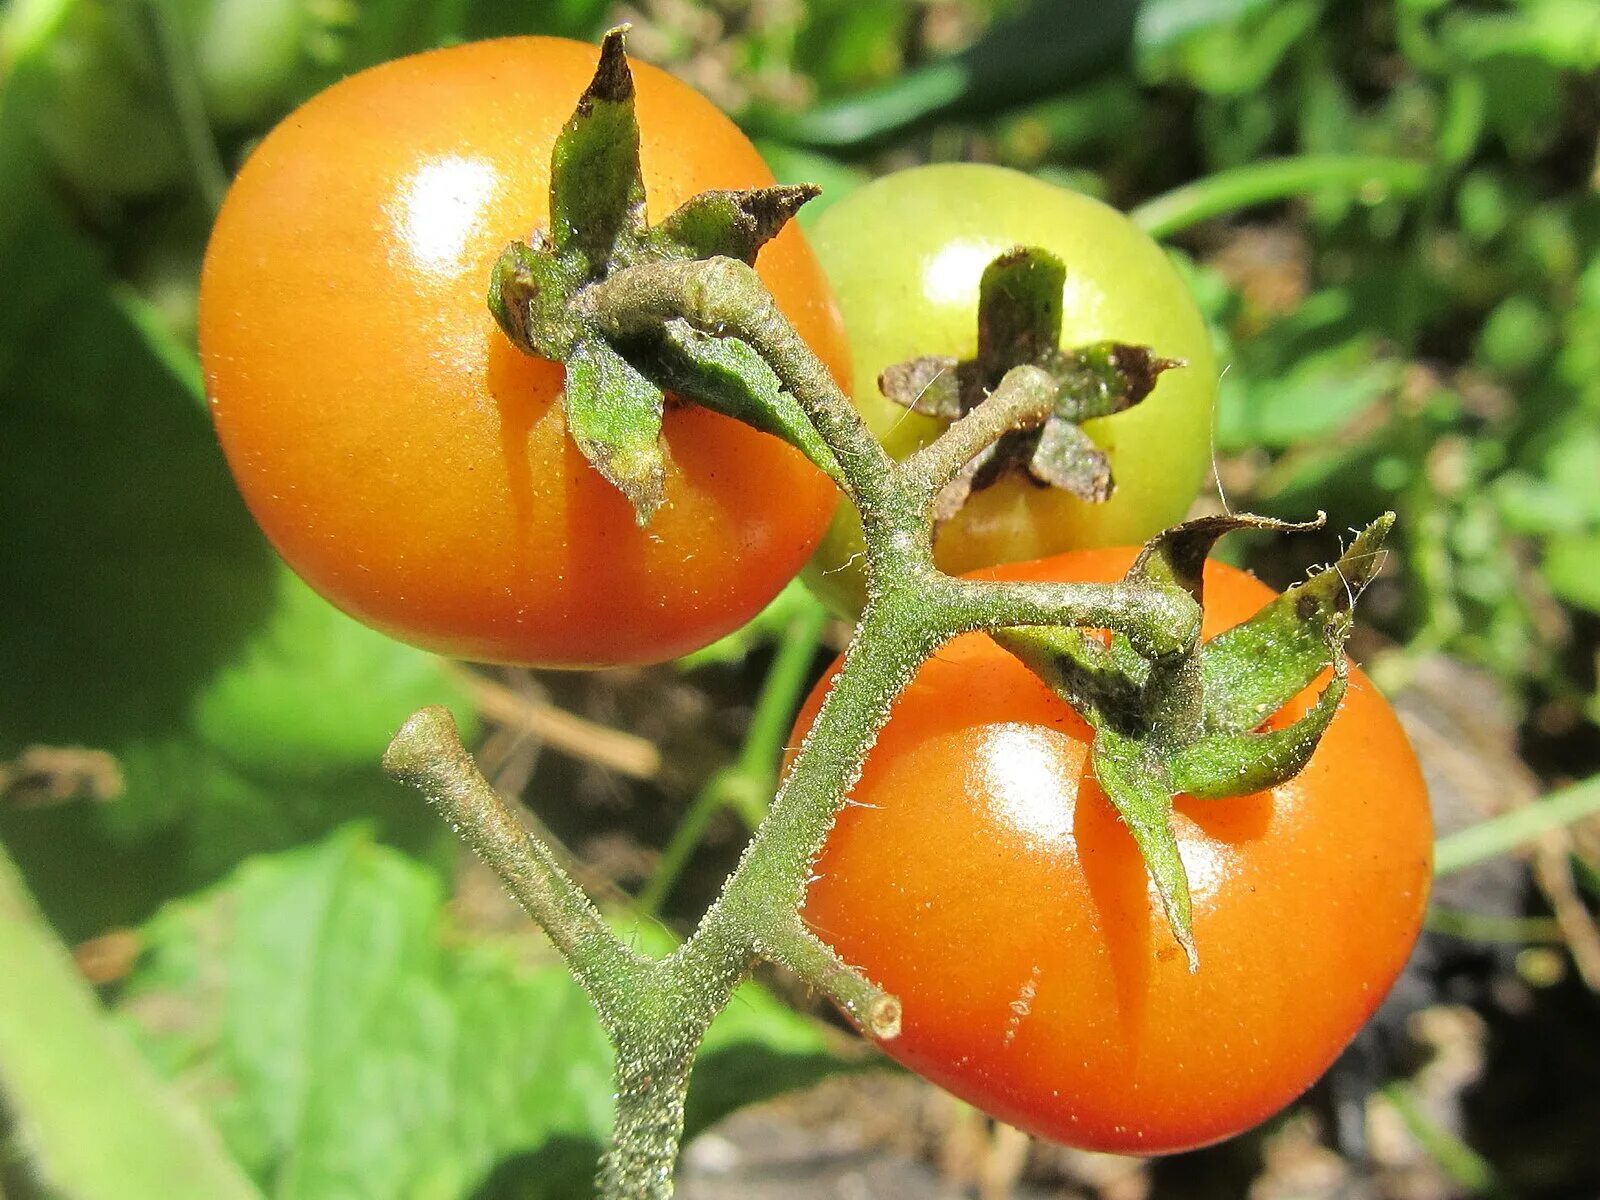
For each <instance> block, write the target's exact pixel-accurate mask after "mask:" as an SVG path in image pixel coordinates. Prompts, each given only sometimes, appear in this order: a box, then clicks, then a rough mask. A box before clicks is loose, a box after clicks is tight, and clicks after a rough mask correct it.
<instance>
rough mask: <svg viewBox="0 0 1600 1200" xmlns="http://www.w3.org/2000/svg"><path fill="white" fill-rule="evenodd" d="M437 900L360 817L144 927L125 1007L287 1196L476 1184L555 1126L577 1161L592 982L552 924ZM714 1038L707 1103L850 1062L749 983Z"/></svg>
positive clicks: (653, 936) (588, 1149)
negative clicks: (498, 928)
mask: <svg viewBox="0 0 1600 1200" xmlns="http://www.w3.org/2000/svg"><path fill="white" fill-rule="evenodd" d="M444 904H445V897H444V896H443V894H442V893H441V891H440V887H439V883H438V879H437V877H436V876H435V875H433V874H432V873H431V872H428V871H426V870H424V869H422V868H420V867H419V866H417V865H416V864H414V863H412V862H410V861H408V860H407V859H405V858H404V857H402V856H400V855H398V854H396V853H394V852H392V851H389V850H386V849H384V848H382V847H379V846H376V845H374V844H372V843H371V842H370V841H369V840H367V839H366V838H364V837H362V836H360V835H359V834H355V833H351V832H345V833H342V834H340V835H338V836H336V837H333V838H331V839H329V840H328V841H326V842H324V843H322V844H319V845H316V846H311V847H307V848H304V849H301V850H297V851H293V852H289V853H285V854H281V855H277V856H274V857H266V858H260V859H257V860H254V861H253V862H251V863H249V864H248V865H246V866H245V867H244V868H242V869H241V870H240V871H238V872H237V873H236V874H235V875H234V876H232V877H231V878H230V879H229V880H227V881H226V882H225V883H224V884H223V885H221V886H219V887H217V888H215V889H213V890H211V891H210V892H207V893H205V894H202V895H200V896H197V897H195V898H193V899H192V900H189V901H185V902H183V903H181V904H174V905H171V906H169V907H168V908H167V909H165V910H163V912H162V913H161V914H160V915H159V916H158V917H157V918H156V919H155V920H153V921H152V922H151V923H150V924H149V925H148V926H147V927H146V928H145V930H144V941H145V944H146V946H147V947H148V950H147V952H146V954H145V956H144V957H143V958H142V959H141V961H140V963H139V965H138V968H137V969H136V970H135V972H134V974H133V976H132V977H131V978H130V979H129V981H128V983H127V985H126V986H125V987H124V989H123V993H122V996H121V1000H120V1004H119V1010H120V1012H121V1014H122V1017H123V1018H124V1020H125V1021H126V1023H127V1024H128V1026H129V1028H131V1029H132V1030H133V1031H134V1032H135V1034H136V1036H137V1037H138V1039H139V1041H140V1043H141V1045H142V1046H143V1048H144V1049H145V1050H146V1052H147V1053H148V1054H149V1056H150V1057H151V1058H152V1059H153V1060H154V1061H155V1062H156V1063H157V1064H158V1065H159V1066H160V1067H161V1068H162V1069H163V1070H165V1071H166V1072H168V1073H169V1074H171V1075H172V1076H173V1077H174V1078H175V1079H176V1080H177V1081H178V1082H179V1083H180V1084H181V1085H182V1086H183V1087H184V1088H185V1090H187V1091H189V1092H190V1093H191V1094H196V1095H199V1096H201V1097H203V1098H205V1100H206V1101H207V1102H208V1104H209V1106H210V1108H211V1109H212V1111H213V1112H215V1113H216V1114H217V1119H218V1122H219V1124H220V1126H221V1128H222V1131H223V1134H224V1137H225V1138H226V1139H227V1141H228V1144H229V1145H230V1146H231V1147H232V1148H233V1149H234V1151H235V1153H236V1154H238V1155H239V1157H240V1158H241V1160H243V1161H244V1162H245V1163H246V1164H247V1165H248V1166H249V1168H250V1169H251V1171H252V1172H253V1173H254V1174H255V1175H256V1177H257V1178H258V1179H260V1180H262V1181H263V1184H264V1185H265V1186H267V1187H268V1189H269V1192H270V1194H271V1196H272V1197H273V1198H274V1200H332V1198H334V1197H337V1198H339V1200H410V1198H411V1197H417V1196H441V1197H456V1196H463V1195H469V1194H473V1192H474V1191H475V1189H476V1188H477V1187H478V1186H479V1185H480V1184H481V1183H482V1182H483V1181H484V1180H485V1179H486V1178H488V1177H489V1176H490V1174H491V1171H493V1170H494V1168H495V1165H496V1164H497V1163H500V1162H502V1160H508V1159H512V1158H513V1157H514V1156H519V1155H520V1156H524V1157H525V1158H526V1159H528V1160H530V1161H533V1162H537V1163H538V1164H539V1165H540V1166H542V1167H543V1168H544V1169H545V1170H546V1171H548V1170H549V1168H550V1164H551V1162H552V1161H553V1160H560V1159H561V1158H562V1157H563V1156H562V1154H561V1151H562V1149H563V1147H566V1148H567V1149H568V1150H569V1151H570V1152H571V1153H570V1154H569V1155H567V1157H568V1158H572V1159H575V1160H576V1161H575V1162H572V1163H571V1164H570V1165H571V1167H572V1171H571V1173H573V1174H577V1175H578V1176H579V1178H580V1179H581V1178H582V1177H583V1176H584V1175H587V1174H588V1172H589V1170H590V1169H591V1168H592V1161H593V1148H594V1147H595V1146H596V1145H597V1144H598V1143H599V1142H600V1141H601V1140H602V1139H603V1138H604V1136H605V1133H606V1130H607V1129H608V1127H609V1124H610V1114H611V1091H612V1080H611V1052H610V1050H609V1048H608V1046H607V1044H606V1041H605V1038H604V1035H603V1034H602V1032H601V1030H600V1028H599V1025H598V1023H597V1022H596V1021H595V1019H594V1017H593V1014H592V1011H591V1009H590V1007H589V1005H588V1002H587V1000H586V999H585V998H584V996H583V994H582V993H581V991H580V990H579V988H578V987H577V985H576V984H575V983H574V982H573V981H572V980H571V978H570V976H568V974H567V973H566V971H565V969H564V968H563V967H562V966H561V965H560V964H559V962H558V961H556V960H555V959H554V958H553V956H551V955H550V954H549V952H548V951H547V950H546V949H545V948H544V947H543V943H542V940H540V941H538V942H535V941H534V940H533V939H534V938H537V936H538V935H534V934H532V933H531V932H530V936H529V938H528V939H526V940H524V939H520V938H519V939H516V940H507V939H499V940H494V941H491V940H488V939H484V938H480V937H474V936H473V935H471V934H469V933H467V932H466V931H463V930H461V929H459V928H457V927H456V926H455V925H454V924H453V923H452V922H451V921H450V919H449V917H448V915H447V911H446V909H445V906H444ZM639 940H641V942H642V943H643V944H644V946H645V948H646V949H647V950H653V949H655V947H656V943H658V942H662V935H660V934H659V933H658V932H653V931H647V930H645V929H641V930H640V933H639ZM661 948H662V949H669V948H670V945H668V944H663V945H662V947H661ZM706 1052H707V1057H706V1058H705V1059H703V1060H702V1063H701V1065H700V1067H699V1069H698V1070H697V1072H696V1076H695V1085H694V1089H693V1091H692V1094H694V1095H695V1100H694V1104H695V1105H696V1108H695V1110H694V1119H695V1120H696V1121H697V1122H699V1123H702V1124H703V1123H705V1122H708V1121H711V1120H714V1119H716V1118H717V1117H720V1116H721V1115H723V1114H724V1113H726V1112H727V1111H728V1109H729V1107H730V1106H731V1105H734V1104H738V1103H742V1102H745V1101H747V1100H749V1099H752V1098H757V1097H765V1096H768V1095H771V1094H773V1092H774V1091H776V1090H778V1089H780V1088H782V1087H784V1086H789V1085H791V1084H793V1083H795V1082H800V1081H803V1082H811V1081H813V1080H814V1079H816V1078H817V1077H818V1075H819V1074H820V1073H822V1072H824V1071H828V1070H832V1069H834V1068H835V1067H836V1065H837V1064H836V1062H835V1060H833V1058H832V1057H831V1056H829V1055H828V1054H827V1053H826V1042H825V1040H824V1038H823V1035H822V1034H821V1032H820V1031H819V1030H818V1029H817V1028H815V1027H814V1026H812V1024H811V1023H810V1022H808V1021H805V1020H803V1019H802V1018H799V1017H797V1016H795V1015H794V1014H792V1013H789V1012H787V1011H786V1010H784V1009H783V1008H782V1007H781V1006H780V1005H778V1003H777V1002H776V1001H775V1000H774V999H773V998H772V997H771V996H769V995H768V994H766V993H765V992H763V991H761V990H760V989H759V988H756V987H753V986H748V987H746V988H744V989H741V991H740V992H739V993H738V994H737V995H736V997H735V999H734V1001H733V1004H732V1005H731V1006H730V1008H729V1010H728V1013H727V1014H726V1015H725V1016H724V1017H723V1018H722V1019H720V1020H719V1021H718V1022H716V1023H715V1024H714V1025H713V1026H712V1030H711V1033H710V1034H709V1035H708V1037H707V1041H706ZM747 1052H748V1054H749V1057H744V1056H745V1055H746V1053H747ZM586 1156H587V1157H586ZM515 1165H516V1164H513V1163H508V1164H507V1166H506V1168H505V1169H504V1170H502V1171H500V1172H496V1173H495V1177H496V1180H497V1182H498V1181H501V1180H504V1179H506V1178H507V1176H511V1175H515V1174H517V1172H516V1170H515ZM565 1183H566V1190H565V1191H563V1190H561V1188H560V1187H559V1186H554V1188H553V1190H551V1188H552V1186H553V1185H552V1184H551V1181H550V1180H548V1179H546V1180H544V1181H543V1182H542V1184H541V1185H540V1186H538V1187H535V1188H530V1189H527V1190H523V1191H519V1192H517V1193H516V1194H517V1195H519V1196H526V1195H530V1194H532V1195H536V1196H544V1195H549V1196H571V1195H573V1194H575V1191H576V1188H575V1187H574V1185H573V1182H572V1181H571V1180H570V1179H569V1180H566V1181H565Z"/></svg>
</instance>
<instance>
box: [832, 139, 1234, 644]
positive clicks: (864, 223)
mask: <svg viewBox="0 0 1600 1200" xmlns="http://www.w3.org/2000/svg"><path fill="white" fill-rule="evenodd" d="M811 240H812V244H813V245H814V246H815V248H816V251H817V257H818V258H820V259H821V260H822V265H823V269H824V270H825V271H826V272H827V275H828V278H829V280H830V281H831V282H832V283H833V286H834V292H835V295H837V297H838V300H839V308H840V310H841V312H842V313H843V314H844V320H845V326H846V328H847V330H848V331H849V335H850V346H851V355H852V371H853V379H854V397H853V398H854V401H855V405H856V407H857V409H858V410H859V411H860V412H861V415H862V417H863V418H864V419H865V420H866V423H867V425H868V426H869V427H870V428H871V430H872V432H873V433H874V434H875V435H876V436H877V437H878V440H879V441H881V442H882V443H883V444H884V446H885V447H886V448H887V449H888V450H889V452H890V453H891V454H893V455H894V456H895V457H896V458H904V457H905V456H906V455H907V454H910V453H911V452H912V451H913V450H915V449H917V448H918V447H919V446H922V445H925V444H926V443H927V442H929V441H930V440H932V439H933V438H934V437H935V436H937V435H938V433H939V431H940V429H941V428H942V425H943V423H942V422H940V421H937V420H935V419H933V418H929V417H924V416H920V415H917V414H915V413H911V412H908V411H907V410H906V409H903V408H901V407H900V406H899V405H896V404H894V403H893V402H891V401H889V400H887V399H885V398H884V396H883V395H882V393H881V392H879V390H878V376H879V374H880V373H881V372H882V371H883V370H884V368H885V367H888V366H891V365H893V364H894V363H898V362H903V361H905V360H907V359H911V358H917V357H920V356H922V355H930V354H941V355H952V356H954V357H956V358H958V359H965V358H971V357H972V356H973V355H974V354H975V353H976V352H977V344H978V319H977V312H978V283H979V280H980V279H981V277H982V275H983V271H984V268H985V267H986V266H988V264H989V263H990V262H991V261H992V260H993V259H994V258H996V257H997V256H998V255H1000V254H1002V253H1004V252H1005V251H1007V250H1009V249H1011V248H1012V247H1013V246H1018V245H1025V246H1038V247H1042V248H1043V249H1045V250H1048V251H1050V252H1051V253H1053V254H1055V255H1056V256H1057V257H1059V258H1060V259H1061V260H1062V261H1063V262H1064V263H1065V264H1066V268H1067V280H1066V284H1065V288H1064V297H1063V301H1064V304H1063V316H1062V329H1061V344H1062V345H1063V346H1065V347H1069V348H1070V347H1072V346H1077V345H1083V344H1086V343H1090V342H1098V341H1103V340H1106V339H1115V340H1117V341H1121V342H1129V343H1135V344H1141V345H1148V346H1150V347H1152V348H1153V349H1154V350H1155V351H1156V353H1157V354H1160V355H1162V356H1164V357H1167V358H1178V359H1182V360H1184V361H1185V362H1186V363H1187V366H1185V367H1183V368H1180V369H1176V370H1171V371H1167V372H1166V373H1164V374H1163V375H1162V376H1161V378H1160V380H1159V381H1158V382H1157V384H1156V387H1155V390H1154V391H1153V392H1151V394H1150V395H1149V396H1148V397H1146V399H1145V400H1144V401H1143V402H1142V403H1141V404H1139V405H1138V406H1137V407H1135V408H1132V409H1129V410H1128V411H1126V412H1122V413H1118V414H1117V415H1115V416H1111V417H1104V418H1100V419H1098V420H1094V421H1089V422H1087V423H1085V425H1084V430H1085V432H1087V433H1088V434H1089V436H1090V437H1092V438H1093V439H1094V440H1095V442H1096V443H1097V444H1098V445H1099V446H1100V447H1101V448H1102V449H1103V450H1105V451H1106V452H1107V454H1108V455H1109V456H1110V459H1111V469H1112V476H1113V479H1114V481H1115V485H1116V489H1115V491H1114V492H1113V493H1112V495H1111V498H1110V499H1108V500H1106V501H1103V502H1100V503H1094V502H1091V501H1085V500H1080V499H1078V498H1077V497H1075V496H1073V495H1070V494H1069V493H1067V492H1065V491H1060V490H1057V489H1053V488H1041V487H1038V486H1036V485H1034V484H1033V483H1032V482H1030V481H1028V480H1026V479H1022V478H1018V477H1015V476H1007V477H1006V478H1004V479H1002V480H1001V481H1000V482H998V483H996V484H995V485H994V486H992V487H990V488H987V489H985V490H983V491H979V492H975V493H974V494H973V496H972V498H971V499H970V500H969V501H968V502H967V504H966V507H965V508H963V509H962V511H961V512H960V513H959V514H958V515H957V516H956V518H955V519H954V520H952V521H949V522H947V523H946V524H945V525H944V526H943V527H942V529H941V530H940V532H939V537H938V541H937V543H936V546H935V551H936V558H937V560H938V563H939V566H940V568H941V569H943V570H945V571H948V572H950V573H952V574H957V573H960V572H963V571H970V570H975V569H976V568H979V567H985V566H990V565H993V564H995V563H1002V562H1018V561H1022V560H1027V559H1035V558H1043V557H1046V556H1048V555H1052V554H1059V553H1061V552H1063V551H1066V550H1076V549H1082V548H1085V547H1094V546H1111V545H1127V544H1137V543H1139V542H1142V541H1144V540H1145V539H1146V538H1148V537H1150V536H1151V535H1152V534H1154V533H1156V532H1158V531H1159V530H1161V529H1164V528H1166V527H1167V526H1169V525H1172V524H1175V523H1176V522H1178V521H1180V520H1182V519H1183V516H1184V514H1185V513H1186V512H1187V511H1188V508H1189V505H1190V503H1191V502H1192V501H1193V500H1194V497H1195V493H1196V492H1197V491H1198V490H1199V487H1200V485H1201V483H1202V482H1203V480H1204V478H1205V473H1206V468H1207V466H1208V464H1209V462H1210V457H1211V423H1212V413H1213V409H1214V407H1215V402H1216V394H1217V371H1216V364H1215V360H1214V358H1213V355H1212V351H1211V339H1210V335H1209V333H1208V332H1207V330H1206V326H1205V322H1204V320H1203V319H1202V317H1201V315H1200V310H1199V309H1198V308H1197V307H1196V305H1195V302H1194V300H1193V298H1192V297H1191V296H1190V294H1189V292H1188V289H1187V288H1186V286H1185V284H1184V282H1183V279H1182V277H1181V276H1180V275H1179V274H1178V272H1177V269H1176V268H1175V267H1174V266H1173V265H1172V262H1171V261H1170V260H1169V259H1168V258H1167V255H1166V252H1165V251H1163V250H1162V249H1161V247H1160V246H1158V245H1157V244H1156V243H1155V242H1154V241H1152V240H1151V239H1150V238H1149V237H1148V236H1147V235H1146V234H1145V233H1144V232H1143V231H1142V230H1140V229H1139V228H1138V227H1137V226H1135V225H1134V224H1133V223H1132V222H1131V221H1129V220H1128V218H1127V217H1125V216H1123V215H1122V214H1121V213H1119V212H1117V211H1116V210H1115V209H1113V208H1110V207H1108V206H1106V205H1105V204H1102V203H1101V202H1100V201H1098V200H1094V199H1091V198H1089V197H1087V196H1082V195H1079V194H1077V193H1075V192H1069V191H1066V190H1064V189H1062V188H1058V187H1055V186H1053V185H1051V184H1048V183H1044V182H1042V181H1040V180H1038V179H1034V178H1033V177H1032V176H1029V175H1024V174H1022V173H1020V172H1017V171H1011V170H1007V169H1005V168H1003V167H992V166H980V165H976V164H970V163H952V164H945V165H938V166H928V167H917V168H914V169H912V170H909V171H901V172H898V173H896V174H892V175H886V176H884V177H883V178H881V179H878V180H875V181H874V182H872V183H869V184H867V185H866V186H864V187H861V188H858V189H857V190H855V191H853V192H851V193H850V194H849V195H847V196H845V197H844V199H842V200H840V201H838V202H837V203H836V204H834V205H833V206H832V207H831V208H829V209H828V210H827V211H826V212H824V213H823V214H822V216H821V217H819V218H818V219H817V221H816V223H815V224H814V225H813V226H812V229H811ZM863 561H864V560H863V555H862V539H861V524H860V520H859V518H858V517H857V515H856V512H855V510H854V509H853V508H852V507H850V506H849V505H840V507H839V510H838V515H836V516H835V517H834V521H833V525H832V527H831V528H830V529H829V531H828V534H827V536H826V537H825V539H824V540H823V542H822V545H821V546H820V547H819V548H818V550H817V553H816V555H815V556H814V557H813V559H812V560H811V563H810V565H809V566H808V567H807V568H806V572H805V579H806V582H807V583H808V584H809V585H810V586H811V587H812V589H813V590H814V591H815V592H816V593H817V594H818V595H819V596H821V597H822V599H823V600H825V601H826V602H827V603H828V604H829V605H830V606H831V607H833V608H835V609H837V610H838V611H840V612H842V613H844V614H846V615H852V616H853V615H854V614H855V613H857V612H859V611H860V609H861V605H862V601H863V598H864V587H865V580H864V575H863V571H862V563H863Z"/></svg>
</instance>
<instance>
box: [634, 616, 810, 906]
mask: <svg viewBox="0 0 1600 1200" xmlns="http://www.w3.org/2000/svg"><path fill="white" fill-rule="evenodd" d="M827 623H828V614H827V610H826V609H824V608H823V607H822V605H821V604H819V603H816V602H813V603H812V604H810V605H808V606H807V607H806V608H805V609H804V610H803V611H802V612H800V613H798V614H796V616H795V618H794V619H793V620H792V621H790V622H789V626H788V628H787V629H785V630H784V633H783V637H782V638H781V639H780V640H779V642H778V652H777V654H776V655H775V656H774V657H773V660H772V666H771V667H769V668H768V670H767V677H766V679H765V680H763V681H762V684H761V694H760V696H758V697H757V698H756V706H755V711H754V712H753V713H751V715H750V727H749V729H748V730H747V731H746V733H745V737H744V745H743V747H742V748H741V749H740V751H739V757H738V759H737V760H736V761H735V762H734V763H732V764H731V765H730V766H727V767H725V768H723V769H722V770H720V771H718V772H717V773H716V774H715V775H713V776H712V777H711V778H710V779H709V780H708V781H707V782H706V785H705V786H704V787H703V788H701V789H700V792H699V794H698V795H696V796H695V798H694V801H693V803H691V804H690V805H689V807H688V809H687V810H686V811H685V812H684V814H683V819H682V820H681V821H679V822H678V827H677V828H676V829H675V830H673V834H672V840H671V841H670V842H668V843H667V848H666V849H665V850H663V851H662V853H661V862H660V863H659V864H658V865H657V866H656V869H655V873H654V874H653V875H652V876H651V877H650V882H649V884H648V885H647V886H646V887H645V889H644V890H643V891H642V892H640V893H639V908H640V909H641V911H643V912H644V913H646V914H648V915H650V916H654V915H656V914H657V913H659V912H660V911H661V906H662V904H663V903H664V902H665V901H666V899H667V897H668V895H670V894H671V892H672V888H673V885H674V884H675V883H676V882H677V880H678V876H679V875H681V874H682V873H683V868H684V866H685V865H687V863H688V861H689V856H690V855H691V854H692V853H694V849H695V847H696V846H698V845H699V844H700V839H701V838H702V837H703V836H704V835H705V830H706V826H707V825H709V824H710V823H711V818H712V817H714V816H715V815H716V814H717V813H718V812H720V811H721V810H722V809H724V808H731V809H735V810H736V811H737V812H738V813H739V815H740V816H741V817H743V818H744V820H745V823H746V824H747V825H748V826H749V827H750V828H751V829H754V828H755V827H756V826H757V825H759V824H760V823H761V818H762V817H764V816H765V815H766V812H767V802H768V801H769V800H770V799H771V798H772V791H773V787H774V786H775V785H776V783H777V781H778V757H779V755H781V754H782V753H783V747H784V742H785V741H786V740H787V739H788V736H789V725H790V723H791V722H792V721H793V720H794V713H795V709H796V708H797V707H798V706H799V704H800V697H801V696H802V695H803V694H804V693H805V688H806V684H807V683H808V682H810V680H809V672H810V668H811V660H812V658H813V657H814V656H815V655H816V652H817V645H818V643H819V642H820V641H821V640H822V631H823V629H824V628H826V626H827Z"/></svg>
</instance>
